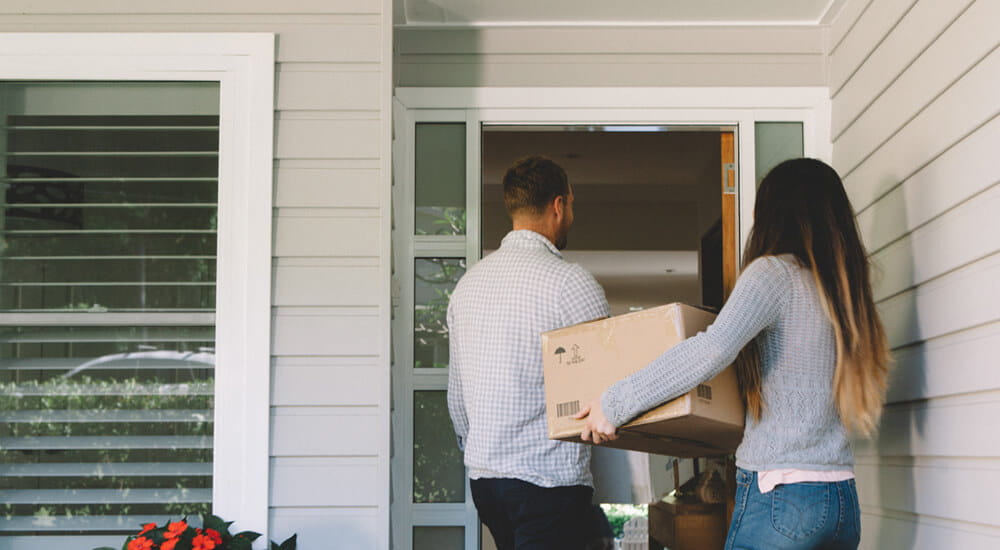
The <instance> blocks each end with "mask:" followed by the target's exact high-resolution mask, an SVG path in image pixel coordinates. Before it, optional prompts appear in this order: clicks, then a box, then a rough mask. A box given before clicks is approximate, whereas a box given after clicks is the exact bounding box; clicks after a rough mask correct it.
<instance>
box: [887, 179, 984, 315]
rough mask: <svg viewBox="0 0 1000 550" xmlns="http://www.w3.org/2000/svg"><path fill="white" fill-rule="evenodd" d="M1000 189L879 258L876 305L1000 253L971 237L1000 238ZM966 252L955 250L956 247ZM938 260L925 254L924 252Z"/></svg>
mask: <svg viewBox="0 0 1000 550" xmlns="http://www.w3.org/2000/svg"><path fill="white" fill-rule="evenodd" d="M998 212H1000V184H995V185H993V187H990V188H989V190H987V191H985V192H983V193H980V194H979V195H975V196H973V198H972V199H970V200H968V201H966V202H964V203H962V204H961V205H959V206H957V207H955V208H954V209H952V210H949V211H947V212H946V213H944V214H942V215H941V216H939V217H937V218H935V219H934V220H932V221H930V222H928V223H927V224H926V225H923V226H921V227H919V228H917V229H914V230H913V231H912V232H910V233H908V234H907V235H906V236H904V237H902V238H901V239H899V240H897V241H895V242H893V243H892V244H890V245H888V246H886V247H885V248H884V249H882V250H881V251H879V252H878V253H877V254H875V256H874V259H875V262H877V263H878V265H879V266H881V268H882V277H879V278H878V279H877V280H878V282H877V284H876V285H875V289H874V290H875V299H876V300H881V299H882V298H885V297H888V296H892V295H895V294H897V293H900V292H903V291H905V290H908V289H910V288H913V287H916V286H918V285H921V284H923V283H925V282H927V281H930V280H931V279H933V278H935V277H939V276H941V275H944V274H946V273H948V272H950V271H953V270H955V269H958V268H960V267H961V266H963V265H966V264H970V263H972V262H975V261H976V260H979V259H981V258H985V257H986V256H989V255H990V254H993V253H995V252H998V251H1000V243H997V242H996V241H994V240H991V239H988V238H985V239H976V238H969V237H970V236H971V235H977V234H982V235H1000V216H998V215H997V213H998ZM963 241H967V242H966V246H953V243H956V242H963ZM931 250H933V251H934V254H921V253H920V252H921V251H931Z"/></svg>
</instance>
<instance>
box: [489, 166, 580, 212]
mask: <svg viewBox="0 0 1000 550" xmlns="http://www.w3.org/2000/svg"><path fill="white" fill-rule="evenodd" d="M568 195H569V179H568V178H567V177H566V171H565V170H563V168H562V166H559V165H558V164H556V163H555V162H553V161H552V160H551V159H548V158H545V157H539V156H533V157H527V158H523V159H521V160H519V161H517V162H515V163H514V165H513V166H511V167H510V168H509V169H507V173H506V174H505V175H504V177H503V204H504V206H505V207H506V208H507V214H509V215H510V216H511V217H513V216H514V215H515V214H517V213H519V212H525V213H528V214H532V215H536V216H537V215H539V214H541V213H543V212H545V207H546V206H548V205H549V203H551V202H552V201H553V200H555V198H556V197H565V196H568Z"/></svg>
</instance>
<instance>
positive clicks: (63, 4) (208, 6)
mask: <svg viewBox="0 0 1000 550" xmlns="http://www.w3.org/2000/svg"><path fill="white" fill-rule="evenodd" d="M22 13H33V14H52V15H64V14H73V15H84V14H86V15H91V14H99V15H105V14H111V15H115V14H123V13H134V14H151V15H163V14H181V15H189V14H206V13H239V14H248V13H264V14H289V13H307V14H320V13H372V14H377V13H380V9H379V2H377V1H372V0H337V1H336V2H330V1H329V0H295V2H274V1H273V0H212V1H211V2H162V1H150V0H139V1H136V0H87V2H78V1H76V0H4V2H3V4H0V15H4V14H13V15H17V14H22Z"/></svg>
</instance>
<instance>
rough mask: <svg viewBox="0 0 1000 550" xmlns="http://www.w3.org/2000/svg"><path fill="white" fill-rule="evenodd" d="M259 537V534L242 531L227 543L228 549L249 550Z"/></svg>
mask: <svg viewBox="0 0 1000 550" xmlns="http://www.w3.org/2000/svg"><path fill="white" fill-rule="evenodd" d="M258 537H260V533H254V532H253V531H243V532H242V533H237V534H236V536H234V537H233V540H232V542H230V543H229V548H230V549H231V550H250V548H251V547H252V546H253V541H255V540H257V538H258Z"/></svg>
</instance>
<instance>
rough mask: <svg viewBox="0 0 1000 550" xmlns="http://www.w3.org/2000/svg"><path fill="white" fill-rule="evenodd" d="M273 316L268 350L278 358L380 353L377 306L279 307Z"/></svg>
mask: <svg viewBox="0 0 1000 550" xmlns="http://www.w3.org/2000/svg"><path fill="white" fill-rule="evenodd" d="M273 319H274V324H273V326H272V329H271V334H272V338H273V341H272V347H271V353H273V354H274V355H276V356H278V357H283V356H292V355H295V356H301V355H330V356H341V355H352V356H379V355H381V353H382V349H381V343H382V336H383V333H382V326H383V325H382V322H381V321H382V319H381V318H380V316H379V314H378V310H377V309H376V308H317V307H281V308H277V309H275V312H274V317H273ZM376 404H377V403H372V405H376Z"/></svg>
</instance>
